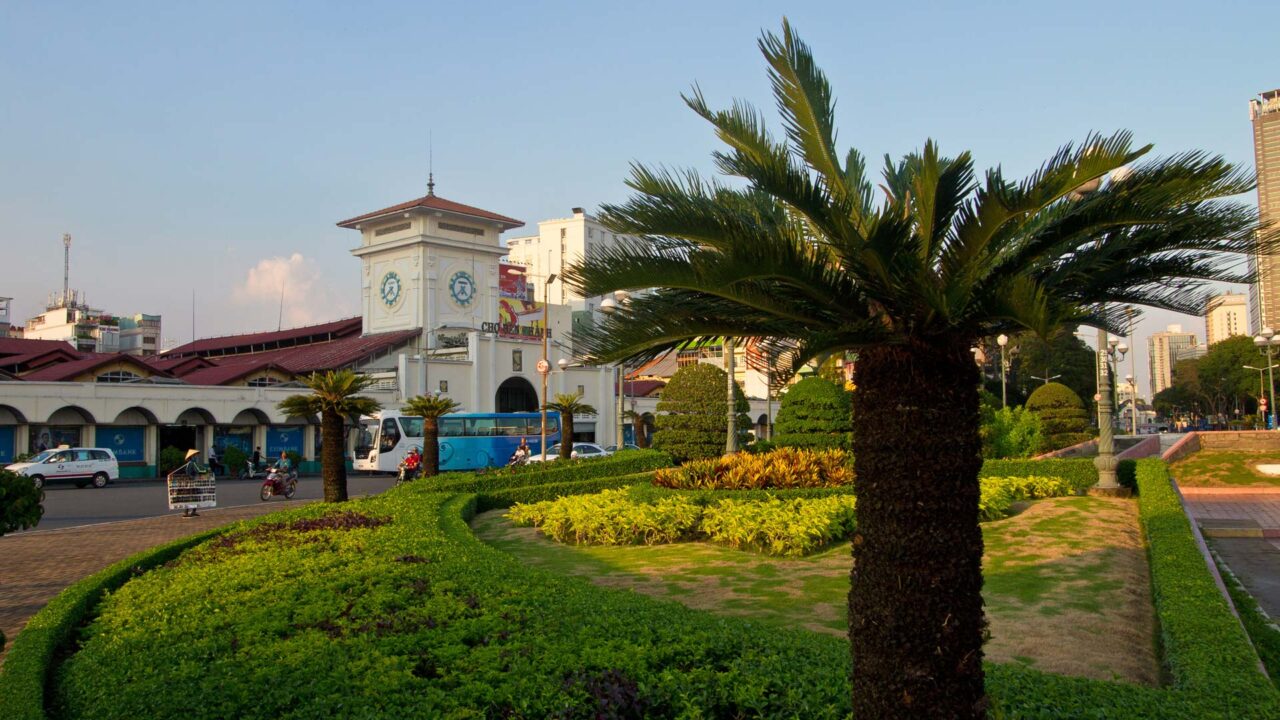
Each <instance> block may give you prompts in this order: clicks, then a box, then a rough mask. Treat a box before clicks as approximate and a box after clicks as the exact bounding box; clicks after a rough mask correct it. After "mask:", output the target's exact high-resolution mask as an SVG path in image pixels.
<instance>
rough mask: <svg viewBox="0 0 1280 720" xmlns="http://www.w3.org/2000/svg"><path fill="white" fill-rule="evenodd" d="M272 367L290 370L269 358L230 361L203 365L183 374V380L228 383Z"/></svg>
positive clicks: (203, 382) (192, 383) (198, 382)
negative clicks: (238, 361)
mask: <svg viewBox="0 0 1280 720" xmlns="http://www.w3.org/2000/svg"><path fill="white" fill-rule="evenodd" d="M250 357H257V356H250ZM270 369H275V370H280V371H283V372H286V373H288V372H289V371H288V370H285V369H284V368H282V367H280V366H279V365H277V364H275V363H273V362H271V361H269V360H268V361H263V360H257V361H254V362H241V363H228V364H225V365H210V366H208V367H202V368H199V369H198V370H193V371H191V372H189V373H187V374H186V375H183V376H182V380H183V382H186V383H188V384H190V385H226V384H227V383H229V382H233V381H235V380H239V379H240V378H242V377H244V376H245V375H249V374H250V373H255V372H258V371H259V370H270Z"/></svg>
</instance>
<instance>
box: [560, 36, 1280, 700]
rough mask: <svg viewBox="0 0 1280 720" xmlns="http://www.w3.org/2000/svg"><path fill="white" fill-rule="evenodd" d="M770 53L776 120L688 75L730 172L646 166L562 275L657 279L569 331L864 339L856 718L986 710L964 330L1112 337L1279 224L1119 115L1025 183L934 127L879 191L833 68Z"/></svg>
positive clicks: (1231, 183)
mask: <svg viewBox="0 0 1280 720" xmlns="http://www.w3.org/2000/svg"><path fill="white" fill-rule="evenodd" d="M760 49H761V51H762V52H763V54H764V56H765V59H766V61H767V63H768V65H769V77H770V80H771V81H772V86H773V91H774V95H775V96H776V101H777V107H778V109H779V111H780V112H781V114H782V119H783V123H782V124H783V126H784V128H785V131H786V137H785V138H783V139H781V140H779V139H776V138H775V137H774V136H772V134H771V133H770V132H769V131H768V130H767V129H766V123H765V119H764V117H763V115H762V113H760V112H759V111H757V110H755V109H754V108H752V107H751V106H750V105H749V104H747V103H745V102H740V101H739V102H735V103H734V104H733V105H732V106H731V107H730V108H729V109H727V110H714V109H712V108H711V107H710V106H709V105H708V103H707V101H706V99H705V97H704V96H703V94H702V92H701V90H699V89H696V88H695V89H694V90H693V91H692V92H691V93H690V94H689V95H688V96H687V97H686V98H685V99H686V102H687V104H688V105H689V106H690V107H691V108H692V109H693V110H694V111H695V112H696V113H698V114H699V115H701V116H702V117H703V118H705V119H706V120H707V121H709V122H710V123H711V124H712V125H713V126H714V128H715V130H716V133H717V135H718V137H719V138H720V139H721V140H722V141H724V143H725V144H726V146H727V148H726V149H723V150H721V151H719V152H717V153H715V155H714V157H715V162H716V165H717V167H718V169H719V170H720V171H721V172H722V173H724V174H725V175H727V176H730V177H731V178H733V180H732V181H731V182H728V183H724V182H717V181H712V180H708V179H704V178H703V177H702V176H701V175H700V174H698V173H697V172H694V171H691V170H686V171H680V172H673V171H669V170H662V169H657V170H655V169H651V168H648V167H645V166H643V165H636V166H635V167H634V168H633V170H632V174H631V178H630V180H629V185H630V187H631V189H632V190H633V191H634V193H635V194H634V195H633V197H632V198H631V199H629V200H628V201H626V202H625V203H623V204H621V205H607V206H605V207H604V208H603V211H602V218H603V220H604V221H605V222H606V223H607V224H608V225H609V226H610V228H611V230H613V231H616V232H618V233H619V234H621V233H627V234H628V235H634V236H638V237H641V238H643V241H642V242H637V243H634V244H626V245H621V246H617V247H614V248H611V249H608V250H605V251H603V252H601V253H600V254H599V255H598V256H592V257H589V258H585V259H583V260H581V261H580V262H579V263H577V264H575V265H574V266H572V267H571V268H568V269H567V271H566V273H565V276H566V278H567V281H568V283H569V284H570V285H571V286H572V287H573V288H574V289H575V290H576V291H578V292H581V293H582V294H583V295H584V296H587V297H594V296H598V295H603V294H605V293H609V292H613V291H615V290H623V289H625V290H633V291H638V290H641V289H649V288H652V290H650V291H648V292H645V293H643V294H642V295H640V294H637V295H633V296H632V300H631V302H630V303H629V304H628V305H627V307H626V308H624V309H621V310H620V311H619V312H617V313H614V314H613V315H612V316H610V317H607V318H605V319H604V320H603V322H600V323H597V324H596V325H595V326H594V327H593V328H591V329H589V330H587V331H586V332H584V333H583V334H581V335H580V336H579V335H575V338H574V339H575V341H581V342H582V344H583V345H584V347H585V349H587V350H588V351H589V352H590V354H591V355H592V356H594V357H596V358H598V359H600V360H601V361H609V360H616V359H622V358H629V359H649V358H652V357H656V356H657V355H658V354H659V353H662V352H666V351H669V350H672V349H675V348H679V347H681V346H684V345H686V344H688V343H690V342H698V341H700V340H708V339H711V338H718V337H726V336H730V337H737V338H750V339H752V340H754V341H757V342H762V343H766V344H768V345H770V346H775V347H782V348H786V350H787V352H786V354H787V356H788V357H787V358H785V359H784V361H783V362H782V363H780V365H783V364H785V365H787V366H789V367H790V368H791V370H792V371H794V370H795V369H796V367H797V366H798V364H799V363H803V362H806V361H808V360H810V359H812V358H816V357H822V356H825V355H826V354H827V353H830V352H839V351H850V350H853V351H857V353H858V361H857V364H856V366H855V370H854V373H855V374H854V383H855V386H856V388H857V389H856V390H855V392H854V402H853V405H854V414H853V422H854V443H853V444H854V455H855V458H856V460H855V463H856V472H857V476H858V478H859V479H860V480H861V482H860V484H859V487H858V506H857V510H856V524H857V530H856V531H855V534H854V537H853V544H852V548H853V550H852V552H853V571H852V583H851V591H850V594H849V618H850V631H849V634H850V640H851V652H852V661H853V667H852V695H853V708H854V714H855V715H856V716H857V717H863V718H897V717H908V716H909V717H939V718H961V717H980V716H983V715H985V707H986V705H987V699H986V696H985V691H984V686H983V668H982V636H983V632H984V628H985V619H984V617H983V611H982V594H981V590H982V532H981V529H980V528H979V526H978V472H979V470H980V468H981V463H982V458H981V440H980V438H979V434H978V430H979V417H978V372H977V368H976V365H975V363H974V361H973V355H972V354H971V352H970V348H972V347H973V345H974V343H975V342H976V341H977V340H978V339H980V338H983V337H989V336H994V335H997V334H1000V333H1006V334H1010V333H1016V332H1021V331H1028V330H1029V331H1034V332H1036V333H1037V334H1039V335H1040V336H1042V337H1047V336H1050V335H1051V333H1052V332H1053V331H1054V330H1056V329H1057V328H1059V327H1062V326H1070V325H1077V324H1084V325H1089V326H1094V327H1099V326H1100V327H1102V328H1104V329H1106V330H1109V331H1111V332H1113V333H1120V332H1122V331H1123V328H1125V327H1126V325H1127V323H1126V318H1125V314H1124V311H1123V308H1122V306H1121V304H1122V303H1124V304H1134V305H1146V306H1154V307H1159V308H1165V309H1169V310H1174V311H1177V312H1184V313H1197V314H1198V313H1199V312H1200V311H1201V309H1202V308H1203V299H1204V289H1205V288H1206V287H1208V286H1207V285H1205V284H1204V283H1205V281H1207V280H1227V281H1231V282H1241V281H1245V280H1247V279H1248V277H1247V274H1246V273H1245V272H1244V271H1243V270H1242V269H1241V270H1239V272H1237V271H1236V270H1237V269H1239V268H1242V265H1243V263H1241V262H1240V258H1239V257H1227V258H1226V260H1228V261H1230V262H1224V261H1223V260H1222V258H1223V257H1224V253H1230V254H1233V255H1236V256H1238V255H1243V254H1247V253H1249V252H1257V251H1259V249H1260V248H1259V247H1258V246H1257V242H1259V239H1260V240H1261V242H1263V246H1264V247H1265V250H1266V251H1268V252H1269V251H1270V249H1271V248H1272V247H1274V246H1275V245H1276V241H1275V238H1274V235H1275V233H1272V232H1270V231H1268V232H1267V233H1263V234H1261V235H1256V234H1255V231H1256V228H1257V214H1256V212H1255V211H1254V210H1252V209H1251V208H1249V207H1248V206H1246V205H1244V204H1243V203H1238V202H1231V201H1230V200H1228V199H1227V198H1229V197H1230V196H1233V195H1237V194H1240V193H1243V192H1246V191H1247V190H1249V189H1250V188H1251V187H1252V181H1251V179H1250V177H1249V176H1248V174H1247V173H1244V172H1241V171H1239V170H1237V169H1236V168H1234V167H1233V166H1231V165H1230V164H1228V163H1227V162H1225V161H1224V160H1222V159H1220V158H1216V157H1212V156H1210V155H1207V154H1205V153H1200V152H1191V153H1186V154H1182V155H1177V156H1173V157H1169V158H1163V159H1153V160H1151V159H1149V160H1143V158H1144V156H1145V155H1147V154H1148V153H1149V150H1150V146H1146V147H1141V148H1136V149H1135V148H1134V147H1133V144H1132V141H1131V138H1130V136H1129V134H1127V133H1117V134H1115V135H1112V136H1110V137H1100V136H1090V137H1088V138H1086V139H1085V141H1084V143H1083V144H1082V145H1079V146H1072V145H1068V146H1066V147H1064V148H1062V149H1061V150H1059V151H1058V152H1057V153H1055V154H1054V155H1053V156H1051V157H1050V158H1049V159H1048V160H1047V161H1046V162H1045V163H1044V164H1043V165H1042V166H1041V167H1040V168H1039V169H1038V170H1036V171H1035V172H1034V173H1032V174H1031V175H1030V176H1029V177H1027V178H1025V179H1024V180H1021V181H1017V182H1015V181H1011V180H1007V179H1006V178H1005V177H1004V175H1003V173H1002V171H1001V170H1000V169H999V168H995V169H991V170H988V171H987V172H986V173H985V175H983V176H981V178H979V177H978V176H977V175H976V174H975V170H974V165H973V160H972V158H971V157H970V155H969V153H967V152H966V153H961V154H959V155H957V156H955V157H954V158H950V159H948V158H945V157H943V156H942V155H941V154H940V152H939V150H938V147H937V146H936V145H935V144H934V143H933V142H932V141H929V142H927V143H925V145H924V149H923V151H922V152H920V153H917V154H911V155H908V156H907V157H905V158H903V159H902V160H900V161H899V162H897V163H894V162H892V161H889V160H886V163H885V168H884V170H883V172H882V173H881V183H880V191H881V192H877V191H876V186H875V185H873V183H872V181H871V180H869V179H868V178H867V173H866V162H865V161H864V159H863V156H862V155H861V154H860V153H858V152H857V151H854V150H851V151H849V152H848V153H847V154H842V153H841V152H840V151H837V149H836V143H835V131H834V127H833V126H834V100H833V98H832V95H831V89H830V85H829V83H828V82H827V79H826V77H825V76H824V75H823V73H822V72H821V71H820V70H819V69H818V67H817V65H816V64H815V62H814V60H813V57H812V55H811V53H810V51H809V49H808V47H807V46H806V45H805V44H804V43H803V42H801V41H800V40H799V39H798V38H797V37H796V36H795V35H794V33H793V32H792V29H791V27H790V26H789V25H788V24H787V23H785V22H784V24H783V28H782V34H781V36H777V35H774V34H772V33H767V34H765V35H764V36H763V37H762V38H761V40H760ZM1140 161H1141V162H1140ZM1120 168H1124V170H1121V171H1119V172H1117V173H1116V174H1115V175H1111V173H1112V172H1113V171H1117V170H1119V169H1120ZM1107 176H1110V177H1113V178H1116V179H1115V180H1114V181H1112V182H1104V178H1105V177H1107ZM1095 181H1097V182H1095ZM1086 191H1087V192H1086ZM881 195H883V197H881ZM781 371H782V372H785V370H781ZM659 434H661V430H660V431H659Z"/></svg>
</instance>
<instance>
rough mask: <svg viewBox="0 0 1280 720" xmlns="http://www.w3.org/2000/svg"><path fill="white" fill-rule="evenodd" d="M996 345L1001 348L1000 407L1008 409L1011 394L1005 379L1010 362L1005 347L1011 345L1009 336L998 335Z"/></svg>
mask: <svg viewBox="0 0 1280 720" xmlns="http://www.w3.org/2000/svg"><path fill="white" fill-rule="evenodd" d="M996 344H997V345H999V346H1000V407H1002V408H1007V407H1009V392H1008V390H1007V389H1006V387H1005V386H1006V379H1005V378H1006V375H1007V373H1008V370H1009V361H1008V360H1007V359H1006V358H1005V355H1004V346H1005V345H1008V344H1009V336H1008V335H1004V334H1001V335H998V336H997V337H996Z"/></svg>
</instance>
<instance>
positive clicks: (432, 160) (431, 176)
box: [427, 130, 436, 197]
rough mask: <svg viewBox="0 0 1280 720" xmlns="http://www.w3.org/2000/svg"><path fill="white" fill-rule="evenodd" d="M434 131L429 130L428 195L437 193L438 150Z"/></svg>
mask: <svg viewBox="0 0 1280 720" xmlns="http://www.w3.org/2000/svg"><path fill="white" fill-rule="evenodd" d="M431 136H432V131H431V130H428V131H427V197H431V196H433V195H435V194H436V173H435V169H436V168H435V165H436V150H435V143H434V142H433V140H432V137H431Z"/></svg>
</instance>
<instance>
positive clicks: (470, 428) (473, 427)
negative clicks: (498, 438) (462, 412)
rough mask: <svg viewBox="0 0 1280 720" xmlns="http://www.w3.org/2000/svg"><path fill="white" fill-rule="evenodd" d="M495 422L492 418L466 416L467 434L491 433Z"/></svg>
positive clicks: (483, 434)
mask: <svg viewBox="0 0 1280 720" xmlns="http://www.w3.org/2000/svg"><path fill="white" fill-rule="evenodd" d="M496 422H497V421H496V420H494V419H493V418H467V435H472V436H488V435H493V434H494V427H495V423H496Z"/></svg>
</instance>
